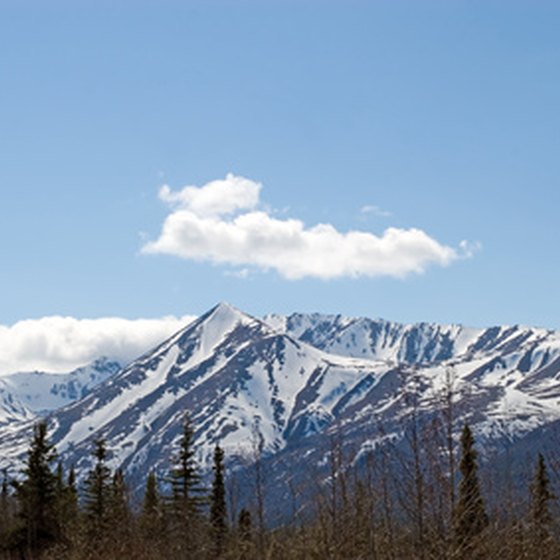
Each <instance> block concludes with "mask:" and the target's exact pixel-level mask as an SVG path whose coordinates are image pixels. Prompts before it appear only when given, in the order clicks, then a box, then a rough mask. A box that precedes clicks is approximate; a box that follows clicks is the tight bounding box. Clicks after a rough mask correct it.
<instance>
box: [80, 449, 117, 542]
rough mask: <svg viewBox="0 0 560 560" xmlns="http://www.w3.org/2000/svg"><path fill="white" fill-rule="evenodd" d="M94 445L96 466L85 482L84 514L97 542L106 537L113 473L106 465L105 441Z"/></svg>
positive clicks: (91, 534) (91, 533)
mask: <svg viewBox="0 0 560 560" xmlns="http://www.w3.org/2000/svg"><path fill="white" fill-rule="evenodd" d="M94 445H95V448H94V451H93V456H94V457H95V465H94V466H93V468H92V469H91V470H90V471H89V473H88V476H87V478H86V482H85V488H84V513H85V516H86V522H87V529H88V532H89V534H90V536H91V537H93V538H94V539H96V540H97V539H99V538H101V536H104V535H106V529H107V517H108V506H109V499H110V492H111V471H110V469H109V468H108V467H107V465H106V464H105V461H106V459H107V450H106V447H105V440H103V439H98V440H96V441H95V444H94Z"/></svg>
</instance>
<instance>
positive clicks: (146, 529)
mask: <svg viewBox="0 0 560 560" xmlns="http://www.w3.org/2000/svg"><path fill="white" fill-rule="evenodd" d="M162 518H163V515H162V508H161V499H160V495H159V491H158V485H157V479H156V474H155V472H154V471H150V472H149V473H148V478H147V480H146V490H145V492H144V501H143V503H142V514H141V517H140V527H141V529H142V533H143V534H144V536H145V537H146V538H148V539H153V538H156V537H159V536H161V532H162V530H163V519H162Z"/></svg>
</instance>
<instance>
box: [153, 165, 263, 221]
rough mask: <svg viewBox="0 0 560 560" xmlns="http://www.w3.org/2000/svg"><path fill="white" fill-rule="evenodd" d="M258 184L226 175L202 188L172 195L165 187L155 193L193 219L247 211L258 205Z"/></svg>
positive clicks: (187, 189) (182, 190)
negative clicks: (187, 210)
mask: <svg viewBox="0 0 560 560" xmlns="http://www.w3.org/2000/svg"><path fill="white" fill-rule="evenodd" d="M260 190H261V185H260V183H255V182H254V181H251V180H250V179H245V178H244V177H236V176H234V175H232V174H231V173H228V175H227V176H226V178H225V179H218V180H216V181H212V182H210V183H207V184H206V185H204V188H202V189H199V188H198V187H194V186H188V187H184V188H182V189H181V190H180V191H178V192H173V191H172V190H171V189H170V188H169V187H168V186H167V185H163V187H161V189H160V190H159V197H160V199H161V200H163V201H164V202H167V203H169V204H171V205H177V206H178V207H182V208H186V209H189V210H190V211H191V212H193V213H194V214H196V215H197V216H220V215H223V214H231V213H232V212H235V211H237V210H250V209H252V208H255V206H256V205H257V204H258V202H259V192H260Z"/></svg>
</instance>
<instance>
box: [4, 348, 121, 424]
mask: <svg viewBox="0 0 560 560" xmlns="http://www.w3.org/2000/svg"><path fill="white" fill-rule="evenodd" d="M121 368H122V366H121V365H120V364H119V363H118V362H116V361H114V360H109V359H107V358H104V357H102V358H99V359H97V360H95V361H94V362H93V363H91V364H89V365H87V366H84V367H81V368H78V369H76V370H74V371H71V372H70V373H47V372H43V371H31V372H18V373H12V374H9V375H4V376H1V377H0V399H1V401H0V425H2V424H7V423H12V422H15V421H21V420H29V419H33V418H35V417H36V416H37V415H39V416H40V415H44V414H46V413H49V412H51V411H53V410H57V409H59V408H62V407H63V406H66V405H67V404H70V403H72V402H74V401H77V400H79V399H81V398H83V397H85V396H86V395H87V394H88V392H89V391H91V390H92V389H93V388H94V387H95V386H96V385H98V384H99V383H102V382H103V381H105V380H106V379H108V378H109V377H111V376H112V375H114V374H115V373H116V372H117V371H119V370H120V369H121Z"/></svg>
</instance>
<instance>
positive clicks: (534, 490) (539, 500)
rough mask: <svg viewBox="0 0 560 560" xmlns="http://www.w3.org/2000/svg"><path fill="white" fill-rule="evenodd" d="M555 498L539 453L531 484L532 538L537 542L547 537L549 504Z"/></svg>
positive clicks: (549, 521) (549, 518) (549, 520)
mask: <svg viewBox="0 0 560 560" xmlns="http://www.w3.org/2000/svg"><path fill="white" fill-rule="evenodd" d="M555 497H556V496H554V494H553V493H552V492H551V490H550V479H549V477H548V472H547V470H546V464H545V462H544V457H543V456H542V454H541V453H539V455H538V459H537V468H536V470H535V475H534V478H533V483H532V484H531V522H532V525H533V529H534V531H535V532H534V536H535V538H536V539H537V540H538V541H542V540H544V539H546V538H547V537H548V535H549V532H548V528H549V526H550V523H551V521H552V518H551V515H550V511H549V502H550V501H551V500H553V499H555Z"/></svg>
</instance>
